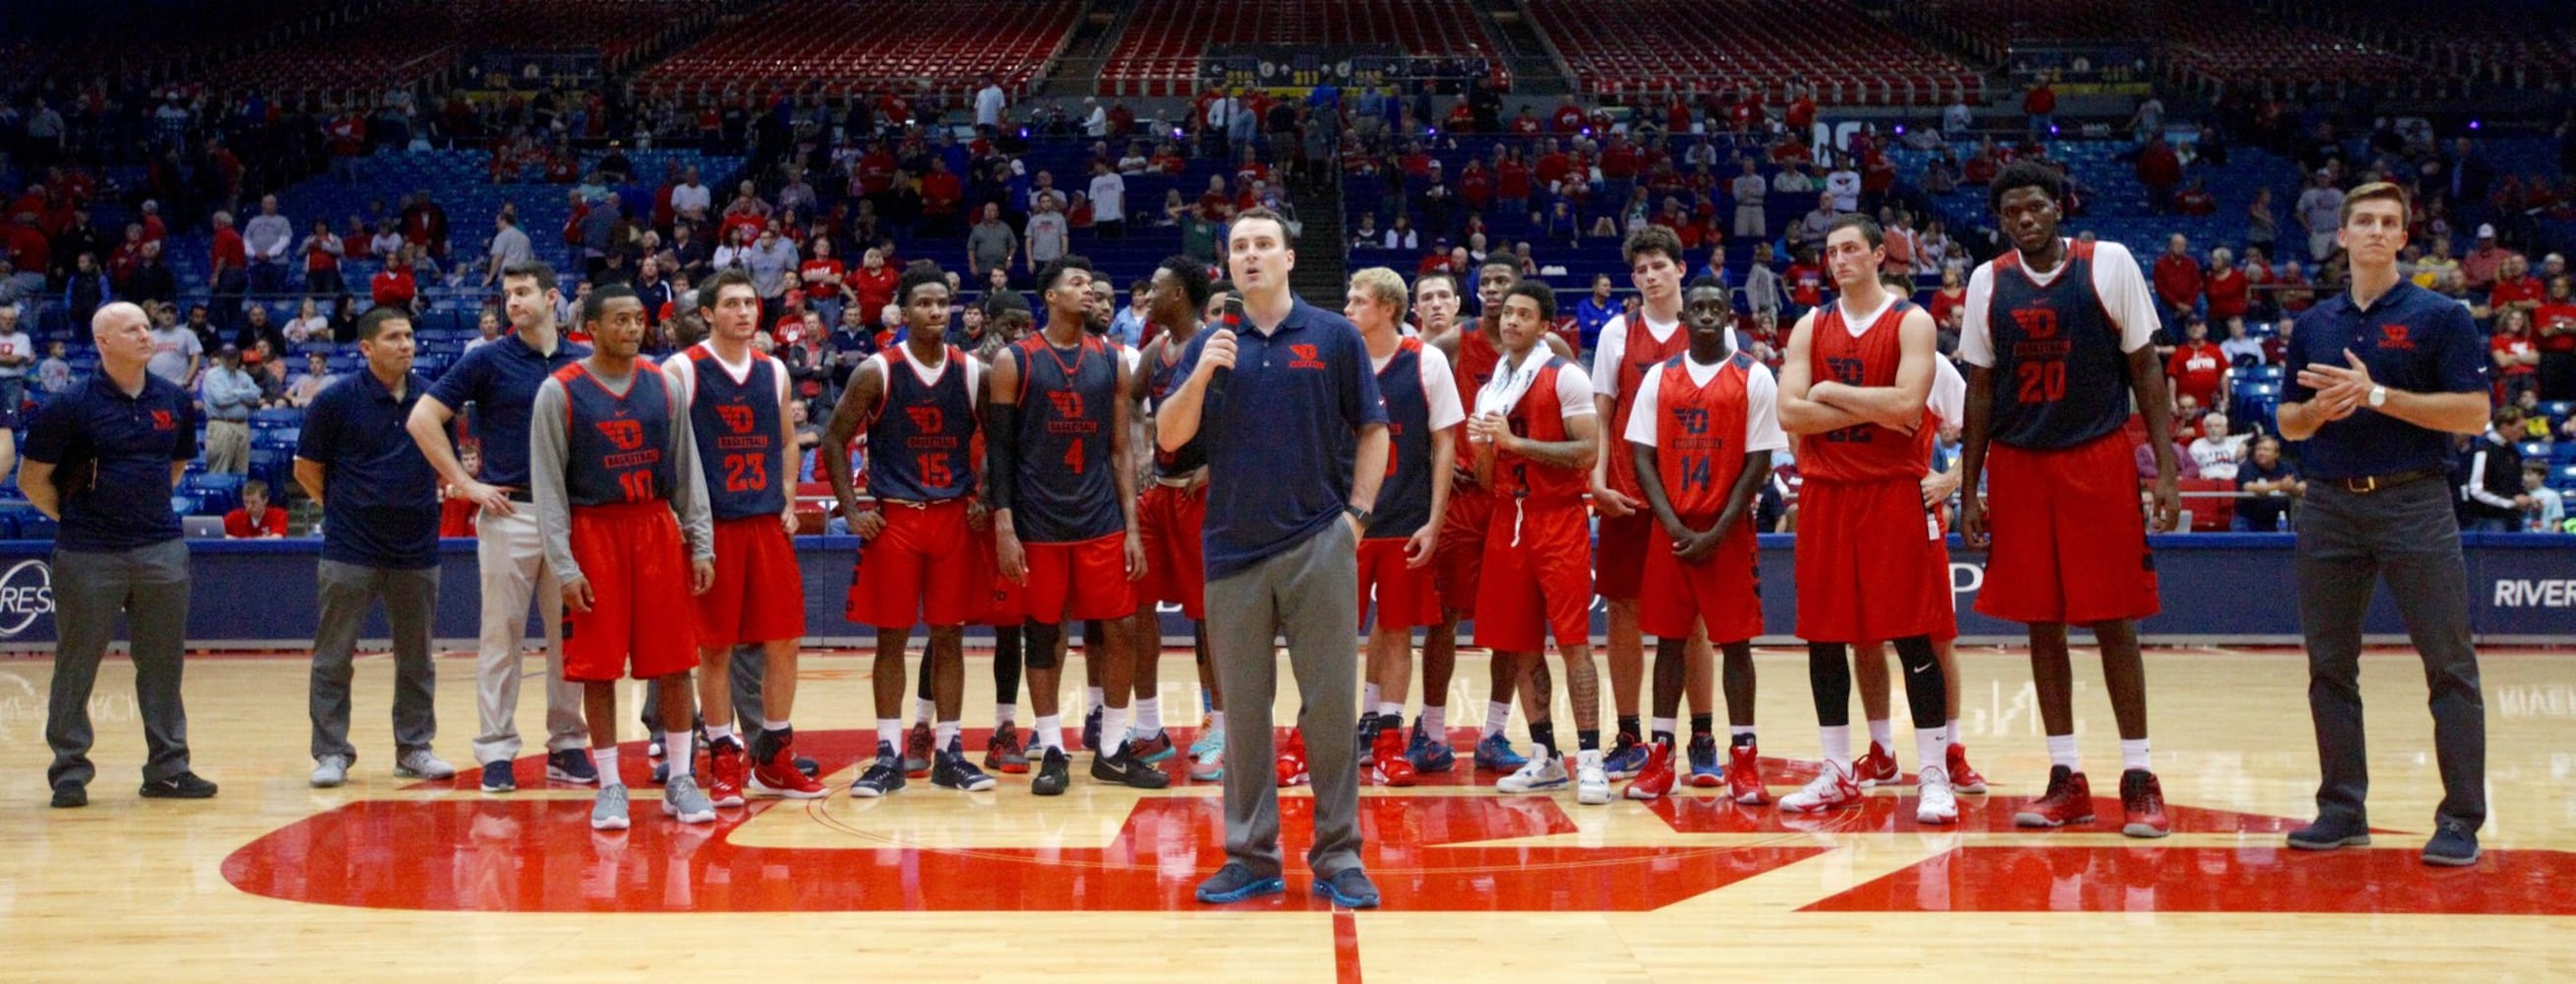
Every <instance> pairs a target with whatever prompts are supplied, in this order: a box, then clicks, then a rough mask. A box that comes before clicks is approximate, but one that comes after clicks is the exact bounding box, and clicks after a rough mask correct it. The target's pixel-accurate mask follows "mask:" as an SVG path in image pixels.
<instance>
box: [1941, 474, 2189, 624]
mask: <svg viewBox="0 0 2576 984" xmlns="http://www.w3.org/2000/svg"><path fill="white" fill-rule="evenodd" d="M2134 454H2135V453H2134V452H2133V451H2132V450H2131V448H2130V445H2129V441H2128V438H2127V436H2126V435H2124V434H2119V433H2113V434H2109V435H2105V436H2103V437H2101V438H2097V439H2095V440H2093V441H2090V442H2087V443H2084V444H2080V445H2077V446H2075V447H2071V448H2065V449H2061V450H2055V451H2032V450H2028V449H2024V448H2014V447H2006V446H2004V445H2001V444H1997V445H1994V446H1993V450H1992V451H1991V452H1989V453H1988V454H1987V455H1986V530H1987V532H1988V533H1990V534H1992V535H1993V537H1994V547H1993V549H1992V550H1991V551H1989V552H1988V553H1987V555H1986V580H1985V585H1984V586H1983V587H1981V588H1979V589H1978V591H1977V611H1979V612H1981V613H1984V614H1987V615H1992V616H1994V617H1996V618H2002V619H2011V620H2012V621H2015V622H2072V623H2075V624H2078V625H2090V624H2092V623H2095V622H2107V621H2114V620H2118V619H2130V618H2145V617H2147V616H2149V615H2153V614H2155V613H2156V612H2157V611H2158V610H2159V609H2160V608H2161V607H2162V606H2161V605H2160V604H2159V602H2158V601H2157V597H2156V562H2155V555H2154V554H2152V553H2149V552H2148V550H2147V521H2146V517H2145V515H2144V514H2143V513H2142V511H2141V510H2140V508H2139V502H2138V472H2137V464H2136V459H2135V457H2134Z"/></svg>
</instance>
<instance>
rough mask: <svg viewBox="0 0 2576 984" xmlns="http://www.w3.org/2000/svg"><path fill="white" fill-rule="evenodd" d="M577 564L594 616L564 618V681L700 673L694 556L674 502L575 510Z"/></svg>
mask: <svg viewBox="0 0 2576 984" xmlns="http://www.w3.org/2000/svg"><path fill="white" fill-rule="evenodd" d="M569 532H570V534H571V537H572V559H573V562H574V563H576V564H579V565H581V575H582V577H584V578H587V579H589V581H590V598H591V601H590V610H589V611H587V612H575V611H571V610H569V609H567V610H566V611H565V612H564V663H563V666H564V669H563V673H564V679H566V680H570V681H573V682H575V683H604V682H607V681H610V680H616V679H619V678H621V677H625V676H628V675H629V671H630V670H632V675H633V676H634V677H635V679H638V680H651V679H656V678H659V677H666V676H670V675H671V674H674V673H686V672H688V671H690V670H693V669H696V668H697V666H698V641H697V640H698V636H697V632H696V631H695V628H696V627H695V626H694V625H693V624H692V623H694V622H695V621H696V619H695V617H694V616H692V615H690V614H688V613H689V612H690V611H691V608H690V595H689V567H690V565H689V548H688V545H687V544H685V543H683V542H681V540H680V522H679V520H678V519H676V518H673V517H672V515H671V504H670V503H668V502H661V501H654V502H635V503H624V504H620V505H614V506H575V507H573V510H572V529H571V530H570V531H569Z"/></svg>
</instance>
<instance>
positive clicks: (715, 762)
mask: <svg viewBox="0 0 2576 984" xmlns="http://www.w3.org/2000/svg"><path fill="white" fill-rule="evenodd" d="M750 778H751V767H750V763H748V762H746V761H744V759H743V751H742V743H740V742H737V741H734V740H733V739H730V738H727V739H724V740H722V741H718V742H716V746H715V747H714V748H711V749H708V750H707V788H706V796H707V799H708V800H709V801H711V802H713V803H714V804H715V805H717V806H724V807H734V806H741V805H742V787H743V784H744V783H745V782H746V781H748V780H749V779H750ZM669 788H670V786H669V785H668V784H667V783H666V784H665V785H664V786H663V789H665V790H668V789H669Z"/></svg>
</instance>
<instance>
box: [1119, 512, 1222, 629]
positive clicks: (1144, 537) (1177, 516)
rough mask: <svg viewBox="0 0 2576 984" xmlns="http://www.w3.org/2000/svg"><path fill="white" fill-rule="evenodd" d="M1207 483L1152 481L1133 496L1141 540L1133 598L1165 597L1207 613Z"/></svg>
mask: <svg viewBox="0 0 2576 984" xmlns="http://www.w3.org/2000/svg"><path fill="white" fill-rule="evenodd" d="M1206 524H1207V486H1205V485H1201V486H1199V487H1198V490H1197V491H1188V490H1184V489H1182V488H1179V487H1177V486H1171V485H1165V484H1163V483H1161V482H1155V483H1153V484H1152V485H1149V486H1146V488H1145V494H1144V495H1142V496H1139V497H1138V498H1137V500H1136V538H1137V539H1138V540H1140V541H1142V542H1143V543H1144V546H1145V577H1144V579H1143V580H1141V581H1138V582H1136V603H1137V604H1139V605H1149V604H1154V603H1157V602H1168V603H1171V604H1175V605H1179V606H1181V614H1182V615H1185V616H1188V617H1189V618H1191V619H1194V620H1195V619H1202V618H1206V617H1207V560H1206V552H1207V551H1206V544H1205V542H1204V541H1203V540H1201V539H1200V536H1199V533H1200V528H1201V527H1203V526H1205V525H1206Z"/></svg>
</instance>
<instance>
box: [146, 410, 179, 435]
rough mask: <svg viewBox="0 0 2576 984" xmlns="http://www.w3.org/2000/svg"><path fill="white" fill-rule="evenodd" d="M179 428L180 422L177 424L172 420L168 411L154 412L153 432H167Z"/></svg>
mask: <svg viewBox="0 0 2576 984" xmlns="http://www.w3.org/2000/svg"><path fill="white" fill-rule="evenodd" d="M177 426H179V424H178V422H177V421H175V420H172V419H171V417H170V411H167V410H155V411H152V429H153V430H157V431H165V430H169V429H171V428H173V427H177Z"/></svg>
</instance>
